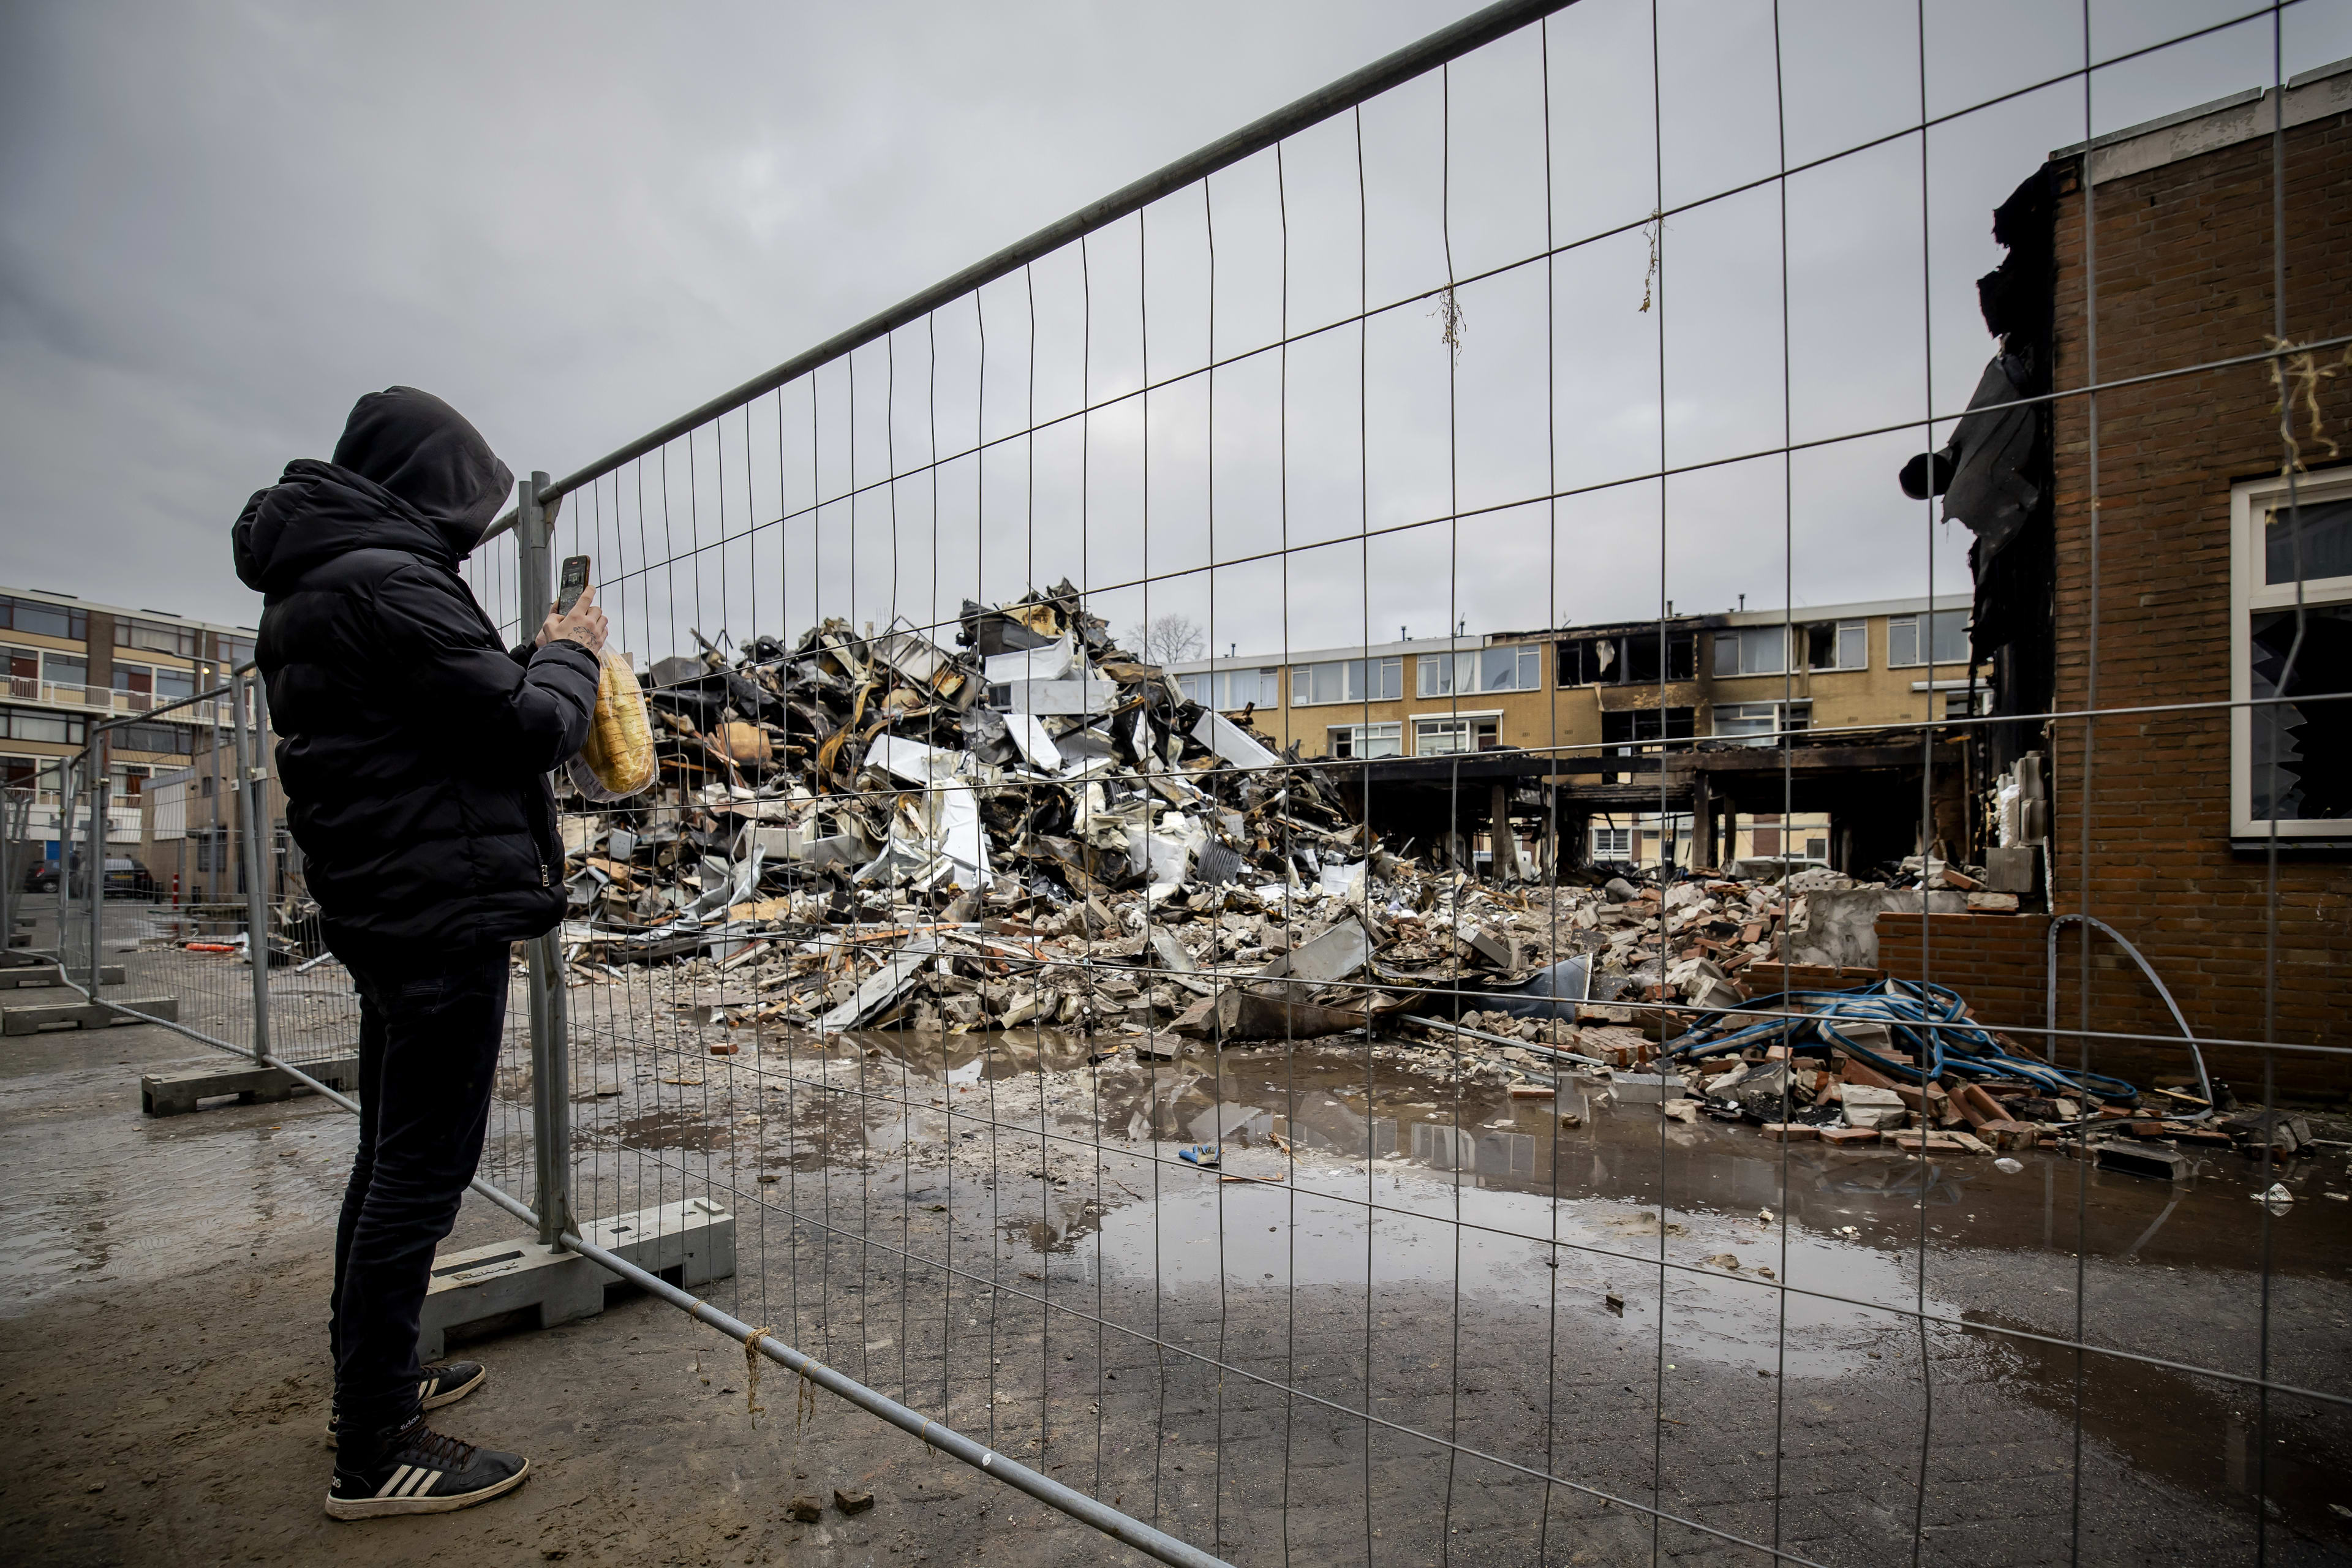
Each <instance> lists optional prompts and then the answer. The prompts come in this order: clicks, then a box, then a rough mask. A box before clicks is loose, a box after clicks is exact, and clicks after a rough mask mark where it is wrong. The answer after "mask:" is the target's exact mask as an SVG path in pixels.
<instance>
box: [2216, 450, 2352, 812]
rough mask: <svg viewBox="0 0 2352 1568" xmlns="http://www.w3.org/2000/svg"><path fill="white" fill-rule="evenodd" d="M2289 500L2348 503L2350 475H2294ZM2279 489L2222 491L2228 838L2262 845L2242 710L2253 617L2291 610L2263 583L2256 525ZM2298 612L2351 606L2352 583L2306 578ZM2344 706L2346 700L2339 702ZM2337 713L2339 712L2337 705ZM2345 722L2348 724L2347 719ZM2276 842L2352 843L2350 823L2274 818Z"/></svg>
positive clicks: (2290, 597)
mask: <svg viewBox="0 0 2352 1568" xmlns="http://www.w3.org/2000/svg"><path fill="white" fill-rule="evenodd" d="M2294 489H2295V499H2296V500H2297V501H2298V502H2300V503H2301V504H2303V505H2305V506H2312V505H2316V504H2318V503H2320V502H2323V501H2336V500H2345V499H2347V498H2352V475H2343V476H2338V475H2333V474H2301V475H2298V476H2296V478H2295V482H2294ZM2286 495H2287V483H2286V481H2285V480H2284V479H2254V480H2250V481H2249V482H2247V483H2245V484H2242V485H2234V486H2232V487H2231V489H2230V563H2231V570H2230V836H2231V837H2232V838H2267V837H2270V834H2271V829H2272V826H2273V823H2272V820H2271V819H2270V818H2269V817H2263V818H2262V819H2261V820H2259V821H2257V820H2256V819H2255V817H2254V715H2253V710H2252V709H2251V708H2249V707H2248V706H2246V705H2247V704H2248V703H2249V702H2251V701H2252V700H2253V683H2254V674H2253V617H2254V616H2255V615H2256V613H2257V612H2260V611H2264V610H2279V609H2288V610H2291V609H2293V608H2294V589H2295V585H2294V584H2293V583H2282V584H2278V585H2276V586H2275V587H2273V585H2271V584H2268V583H2266V582H2264V581H2263V578H2264V576H2265V575H2266V566H2265V562H2264V559H2263V555H2264V551H2263V523H2264V522H2265V521H2268V519H2269V517H2270V513H2271V511H2272V510H2273V509H2274V508H2275V507H2277V506H2278V505H2280V504H2282V503H2284V501H2285V500H2286ZM2303 603H2304V607H2305V609H2312V608H2316V607H2319V606H2321V605H2345V604H2352V577H2310V578H2305V580H2304V584H2303ZM2347 701H2352V700H2347ZM2339 706H2340V705H2339ZM2345 721H2352V712H2347V714H2346V716H2345ZM2276 826H2277V829H2278V836H2279V837H2280V838H2281V839H2294V838H2345V837H2352V821H2347V820H2345V819H2344V818H2342V817H2314V818H2312V819H2311V820H2309V821H2301V820H2295V819H2290V818H2282V819H2280V820H2279V821H2278V822H2277V824H2276Z"/></svg>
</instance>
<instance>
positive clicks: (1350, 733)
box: [1324, 719, 1404, 763]
mask: <svg viewBox="0 0 2352 1568" xmlns="http://www.w3.org/2000/svg"><path fill="white" fill-rule="evenodd" d="M1382 731H1386V733H1385V734H1384V733H1382ZM1342 735H1345V736H1347V737H1348V741H1349V747H1350V750H1349V753H1348V760H1349V761H1350V762H1359V763H1360V762H1379V761H1380V760H1381V758H1383V757H1402V756H1403V755H1404V725H1403V724H1402V722H1400V721H1397V720H1394V719H1390V720H1386V721H1381V722H1376V723H1370V724H1332V725H1328V726H1327V727H1326V729H1325V731H1324V748H1325V749H1324V754H1325V755H1326V756H1332V757H1336V756H1338V755H1339V754H1340V753H1339V737H1340V736H1342ZM1381 741H1386V742H1389V743H1390V744H1391V745H1392V746H1394V747H1395V748H1396V749H1395V750H1394V751H1390V752H1365V751H1361V750H1357V749H1354V748H1356V747H1358V746H1360V744H1361V743H1362V742H1381Z"/></svg>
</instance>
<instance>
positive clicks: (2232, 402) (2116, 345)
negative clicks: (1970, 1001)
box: [1882, 114, 2352, 1098]
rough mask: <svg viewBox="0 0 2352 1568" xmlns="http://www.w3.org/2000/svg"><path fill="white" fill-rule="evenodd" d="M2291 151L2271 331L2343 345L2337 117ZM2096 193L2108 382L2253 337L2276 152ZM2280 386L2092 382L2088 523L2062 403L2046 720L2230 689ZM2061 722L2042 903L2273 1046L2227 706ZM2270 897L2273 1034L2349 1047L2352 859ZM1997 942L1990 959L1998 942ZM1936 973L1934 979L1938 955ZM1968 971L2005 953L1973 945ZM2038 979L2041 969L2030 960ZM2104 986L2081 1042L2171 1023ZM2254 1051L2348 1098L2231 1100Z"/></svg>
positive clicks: (2293, 858) (2063, 243) (2206, 380)
mask: <svg viewBox="0 0 2352 1568" xmlns="http://www.w3.org/2000/svg"><path fill="white" fill-rule="evenodd" d="M2287 142H2288V156H2287V183H2286V193H2287V200H2286V264H2287V289H2286V312H2285V315H2286V329H2287V334H2288V335H2289V336H2290V337H2293V338H2295V339H2298V340H2308V339H2314V338H2323V337H2329V336H2334V335H2337V334H2340V333H2343V332H2346V331H2352V202H2348V201H2347V199H2346V195H2345V193H2346V192H2347V191H2352V116H2346V115H2340V114H2339V115H2336V116H2332V117H2330V118H2327V119H2324V120H2320V121H2314V122H2313V123H2310V124H2307V125H2303V126H2298V127H2295V128H2293V129H2291V130H2290V131H2289V132H2287ZM2069 184H2071V185H2074V187H2075V188H2072V189H2070V190H2068V191H2067V192H2066V194H2064V195H2062V196H2061V198H2060V200H2059V202H2058V206H2057V216H2056V225H2057V233H2056V238H2057V256H2058V286H2057V307H2056V360H2055V363H2056V384H2057V385H2059V386H2060V387H2062V388H2063V387H2067V386H2079V385H2082V384H2084V382H2085V381H2086V380H2087V379H2088V378H2089V374H2090V369H2091V366H2090V364H2089V361H2088V342H2087V338H2086V333H2085V331H2084V302H2085V298H2086V290H2085V289H2084V267H2083V257H2084V234H2083V205H2082V204H2083V201H2084V193H2083V192H2082V190H2081V189H2080V188H2079V185H2078V184H2076V183H2075V182H2073V181H2070V182H2069ZM2272 201H2273V193H2272V147H2271V142H2270V139H2269V138H2268V137H2263V138H2261V139H2259V140H2256V141H2253V142H2245V143H2242V144H2240V145H2237V146H2234V147H2228V148H2223V149H2221V150H2219V151H2216V152H2211V153H2204V154H2201V155H2200V156H2197V157H2194V158H2189V159H2184V160H2181V161H2179V162H2177V163H2169V164H2165V165H2162V166H2160V167H2158V168H2154V169H2148V170H2145V171H2143V172H2141V173H2139V174H2133V175H2129V176H2126V177H2124V178H2120V179H2116V180H2113V181H2109V182H2107V183H2105V184H2101V185H2099V186H2097V187H2096V189H2095V204H2094V205H2093V209H2092V210H2093V215H2094V217H2095V224H2096V235H2095V241H2096V254H2097V265H2098V289H2097V300H2098V321H2097V324H2098V334H2097V343H2098V358H2097V363H2096V367H2095V368H2096V373H2097V377H2098V379H2099V380H2100V381H2101V382H2103V383H2105V382H2113V381H2115V380H2116V379H2118V378H2121V377H2127V376H2132V375H2138V374H2148V373H2152V372H2158V371H2162V370H2165V369H2167V368H2169V367H2173V366H2178V365H2184V364H2192V363H2203V362H2207V361H2211V360H2215V359H2221V358H2226V357H2230V356H2235V355H2242V354H2247V353H2259V352H2260V351H2262V350H2263V349H2264V348H2265V347H2267V346H2268V344H2267V339H2268V336H2269V334H2271V333H2272V332H2273V331H2274V330H2275V327H2274V320H2273V287H2272V276H2273V247H2272V232H2273V231H2272V223H2273V216H2272ZM2323 406H2324V409H2325V413H2326V418H2327V420H2328V423H2329V425H2330V426H2331V428H2332V429H2333V430H2335V431H2336V432H2337V433H2341V432H2342V431H2343V430H2344V428H2345V427H2346V426H2347V425H2352V376H2347V377H2339V378H2338V379H2337V380H2336V381H2335V382H2334V383H2332V384H2329V385H2328V387H2327V389H2326V392H2325V393H2324V394H2323ZM2096 418H2097V453H2096V457H2097V468H2098V475H2097V495H2096V498H2095V499H2096V508H2095V510H2094V506H2093V500H2094V497H2093V494H2092V480H2091V468H2092V447H2091V438H2092V424H2091V420H2092V408H2091V405H2090V403H2089V401H2088V400H2087V399H2085V398H2082V397H2072V398H2066V399H2063V401H2061V402H2060V403H2059V404H2058V405H2057V407H2056V435H2055V442H2056V446H2055V457H2056V497H2055V520H2056V538H2057V648H2058V655H2057V706H2058V710H2060V711H2062V712H2063V711H2065V710H2074V709H2082V708H2086V707H2090V706H2092V705H2094V703H2095V705H2096V706H2098V707H2102V708H2114V707H2118V706H2129V705H2136V704H2157V703H2165V702H2179V701H2184V700H2226V699H2227V698H2228V696H2229V694H2230V669H2229V647H2230V629H2231V628H2230V623H2229V612H2230V488H2231V485H2232V484H2233V483H2237V482H2242V481H2244V480H2247V479H2260V478H2263V477H2266V476H2270V475H2274V474H2276V473H2277V472H2278V471H2279V467H2280V462H2281V448H2280V440H2279V436H2278V425H2277V416H2276V414H2275V413H2274V412H2273V390H2272V384H2271V379H2270V374H2269V372H2268V370H2267V368H2266V367H2264V366H2262V365H2252V366H2243V367H2237V368H2232V369H2228V370H2221V371H2213V372H2209V373H2206V374H2200V375H2193V376H2184V377H2175V378H2169V379H2166V380H2162V381H2158V382H2153V383H2150V384H2146V385H2143V386H2137V387H2128V388H2119V389H2116V390H2111V391H2108V392H2105V393H2103V394H2102V395H2100V396H2099V398H2098V400H2097V409H2096ZM2307 455H2308V456H2310V457H2311V458H2314V459H2315V458H2317V457H2318V456H2319V454H2317V453H2310V454H2307ZM2094 517H2095V518H2096V519H2097V540H2096V544H2097V552H2098V564H2097V577H2098V581H2097V585H2096V599H2095V608H2096V617H2095V638H2096V641H2095V648H2094V640H2093V639H2094V616H2093V613H2092V612H2093V609H2094V587H2093V580H2092V573H2093V567H2092V548H2093V538H2092V528H2091V523H2092V520H2093V518H2094ZM2053 729H2054V733H2053V735H2052V737H2051V741H2052V754H2053V764H2054V765H2053V775H2054V789H2055V796H2056V805H2055V810H2054V815H2053V868H2054V901H2053V908H2054V909H2056V910H2087V911H2088V912H2090V913H2093V914H2095V915H2097V916H2099V917H2100V918H2101V919H2103V920H2105V921H2108V922H2110V923H2111V924H2113V925H2114V926H2115V927H2116V929H2117V930H2119V931H2122V932H2123V933H2124V934H2125V935H2126V936H2127V937H2128V938H2130V940H2131V941H2132V942H2134V943H2135V944H2136V945H2137V946H2138V947H2139V948H2140V949H2141V951H2142V952H2145V953H2147V956H2148V959H2149V961H2150V962H2151V963H2154V964H2155V966H2156V968H2157V970H2158V973H2160V974H2162V975H2163V977H2164V979H2165V982H2166V984H2168V986H2170V987H2171V989H2172V991H2173V993H2174V994H2175V995H2176V996H2177V997H2178V998H2179V1002H2180V1004H2181V1006H2182V1008H2183V1010H2184V1011H2185V1012H2186V1013H2187V1015H2188V1016H2189V1022H2190V1024H2191V1025H2192V1026H2194V1027H2195V1028H2196V1029H2197V1030H2198V1031H2199V1033H2200V1035H2210V1036H2215V1037H2236V1038H2246V1039H2257V1040H2258V1039H2261V1038H2263V1028H2264V1024H2263V1008H2264V981H2263V969H2264V959H2265V947H2266V941H2267V936H2266V930H2265V927H2266V904H2267V902H2268V893H2269V888H2268V873H2267V868H2266V864H2265V858H2264V857H2263V855H2261V854H2260V853H2258V852H2255V853H2249V852H2246V851H2242V850H2236V849H2233V848H2232V847H2231V842H2230V818H2229V784H2230V768H2229V763H2230V736H2229V724H2228V720H2227V718H2226V716H2225V714H2224V712H2223V711H2221V710H2212V711H2209V712H2198V713H2193V714H2187V715H2158V716H2147V717H2138V716H2134V717H2114V718H2108V719H2105V720H2102V721H2097V723H2096V724H2095V726H2093V725H2089V724H2086V723H2085V722H2084V721H2067V722H2062V723H2060V724H2058V725H2056V726H2053ZM2086 818H2087V826H2088V831H2089V850H2088V855H2087V858H2086V857H2085V855H2084V851H2083V845H2084V840H2083V834H2084V827H2085V821H2086ZM2277 905H2278V923H2277V936H2276V950H2275V951H2276V958H2277V981H2276V991H2275V1002H2276V1016H2277V1022H2276V1026H2275V1027H2276V1036H2275V1037H2276V1038H2277V1039H2279V1040H2281V1041H2295V1042H2306V1043H2309V1042H2318V1043H2324V1044H2327V1045H2332V1046H2338V1047H2352V1025H2347V1000H2352V987H2347V974H2352V856H2347V855H2346V854H2343V853H2328V852H2312V851H2304V852H2299V853H2296V854H2292V855H2283V856H2282V857H2281V859H2280V863H2279V867H2278V873H2277ZM1940 923H1941V922H1939V925H1940ZM1882 929H1883V928H1882ZM1987 940H1988V942H1989V945H1990V948H1992V949H1994V950H1997V951H1999V952H2008V951H2009V949H2010V948H2011V946H2013V945H2014V942H2013V941H2012V940H2011V939H2008V938H2002V939H2000V940H1991V939H1990V936H1989V934H1988V938H1987ZM2068 940H2069V942H2070V944H2071V942H2072V940H2073V939H2072V937H2071V935H2070V936H2069V938H2068ZM1938 951H1939V952H1941V951H1942V950H1941V949H1939V950H1938ZM1945 962H1946V961H1945V959H1943V958H1942V957H1939V958H1938V959H1937V966H1938V968H1939V969H1940V968H1941V967H1942V965H1943V963H1945ZM1951 962H1952V963H1954V964H1955V965H1958V964H1959V963H1962V962H1964V961H1963V960H1961V959H1959V958H1958V956H1957V955H1955V956H1954V957H1953V958H1952V959H1951ZM1983 962H1984V963H1987V964H1993V963H1996V962H1997V961H1996V959H1995V958H1994V957H1993V956H1992V955H1991V954H1990V953H1989V954H1988V956H1987V957H1986V958H1985V959H1984V960H1983ZM2071 967H2072V965H2071V963H2069V964H2064V965H2062V971H2064V970H2070V969H2071ZM2031 968H2032V971H2034V972H2036V973H2038V971H2039V969H2040V962H2039V959H2038V956H2037V958H2036V960H2035V962H2034V963H2033V964H2032V966H2031ZM2099 973H2101V974H2103V975H2113V976H2114V977H2115V979H2114V984H2112V985H2109V986H2105V987H2102V986H2101V985H2098V984H2095V987H2094V990H2095V994H2094V997H2093V1005H2094V1016H2093V1019H2092V1023H2093V1026H2094V1027H2101V1028H2110V1029H2143V1030H2147V1031H2150V1032H2163V1033H2168V1032H2170V1030H2171V1025H2170V1023H2169V1021H2168V1019H2167V1017H2166V1016H2165V1014H2164V1012H2163V1010H2162V1008H2161V1006H2160V1005H2158V1003H2157V1002H2156V1000H2155V997H2154V994H2153V993H2151V992H2149V991H2148V990H2147V987H2146V986H2145V984H2143V983H2141V982H2139V981H2138V980H2137V977H2136V976H2131V975H2126V974H2123V973H2118V972H2117V971H2116V970H2115V969H2114V968H2113V967H2112V966H2108V967H2103V968H2102V969H2101V971H2100V972H2099ZM2126 981H2128V983H2126ZM2070 983H2071V982H2070ZM1985 984H1988V985H1991V984H1995V982H1994V981H1993V979H1992V978H1991V977H1990V975H1989V976H1988V977H1987V979H1986V981H1985ZM2037 984H2038V983H2037ZM2004 994H2005V993H2004ZM2064 1005H2065V1004H2063V1003H2062V1017H2063V1016H2065V1014H2064V1011H2063V1007H2064ZM2035 1011H2036V1012H2037V1014H2038V1011H2039V1010H2038V1008H2037V1009H2035ZM2263 1054H2268V1055H2271V1056H2273V1058H2275V1060H2276V1063H2277V1068H2278V1070H2279V1073H2280V1076H2281V1081H2282V1083H2284V1082H2287V1081H2288V1080H2290V1079H2292V1080H2293V1082H2294V1084H2295V1085H2296V1086H2298V1087H2299V1088H2301V1089H2303V1090H2305V1092H2315V1093H2323V1094H2326V1095H2329V1096H2331V1097H2336V1098H2340V1097H2342V1096H2344V1095H2346V1094H2347V1093H2352V1058H2347V1057H2338V1058H2326V1057H2313V1056H2309V1055H2297V1054H2293V1053H2236V1054H2235V1055H2234V1056H2233V1058H2232V1060H2231V1063H2230V1074H2231V1078H2232V1079H2233V1080H2234V1081H2235V1082H2237V1084H2238V1085H2239V1088H2240V1092H2241V1093H2244V1092H2246V1091H2247V1090H2248V1089H2250V1088H2253V1087H2256V1086H2258V1085H2259V1082H2260V1076H2261V1069H2260V1067H2259V1060H2260V1057H2261V1055H2263Z"/></svg>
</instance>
